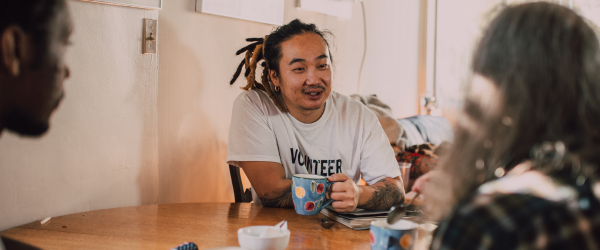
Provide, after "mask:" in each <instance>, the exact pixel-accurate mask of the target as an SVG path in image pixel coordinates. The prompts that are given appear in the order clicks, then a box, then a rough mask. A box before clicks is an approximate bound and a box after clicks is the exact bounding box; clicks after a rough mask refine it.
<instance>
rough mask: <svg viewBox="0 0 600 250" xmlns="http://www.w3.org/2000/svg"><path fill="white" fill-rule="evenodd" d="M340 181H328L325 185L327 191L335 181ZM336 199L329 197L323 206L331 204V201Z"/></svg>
mask: <svg viewBox="0 0 600 250" xmlns="http://www.w3.org/2000/svg"><path fill="white" fill-rule="evenodd" d="M336 182H339V181H327V184H326V186H325V192H327V190H329V187H331V185H333V183H336ZM334 201H335V200H334V199H327V201H326V202H325V203H323V207H326V206H329V205H331V203H333V202H334Z"/></svg>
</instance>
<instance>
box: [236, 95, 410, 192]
mask: <svg viewBox="0 0 600 250" xmlns="http://www.w3.org/2000/svg"><path fill="white" fill-rule="evenodd" d="M240 161H267V162H277V163H281V164H282V165H283V168H284V169H285V175H286V177H287V178H291V177H292V175H294V174H317V175H323V176H329V175H332V174H335V173H344V174H346V175H347V176H348V177H349V178H351V179H352V180H354V182H355V183H359V182H360V177H361V174H362V178H363V179H364V180H365V181H366V182H367V183H368V184H369V185H372V184H374V183H376V182H377V181H379V180H381V179H383V178H386V177H392V178H394V177H397V176H400V170H399V168H398V162H397V161H396V158H395V156H394V151H393V149H392V147H391V146H390V142H389V140H388V138H387V137H386V135H385V133H384V131H383V129H382V128H381V125H380V124H379V121H378V120H377V116H375V114H373V113H372V112H371V111H370V110H369V109H367V107H366V106H364V105H363V104H362V103H359V102H358V101H356V100H354V99H351V98H350V97H347V96H344V95H341V94H339V93H337V92H334V91H332V92H331V95H330V96H329V98H328V99H327V101H326V102H325V111H324V112H323V115H322V116H321V118H319V120H317V121H316V122H313V123H311V124H305V123H302V122H300V121H298V120H297V119H296V118H294V117H293V116H292V115H291V114H290V113H282V112H281V111H280V110H279V109H277V107H276V106H275V104H274V103H273V101H272V100H271V99H270V98H269V96H268V95H267V93H266V92H264V91H262V90H251V91H244V92H243V93H242V94H240V95H239V96H238V98H237V99H236V100H235V102H234V104H233V114H232V118H231V127H230V130H229V147H228V150H227V163H229V164H231V165H235V166H239V162H240Z"/></svg>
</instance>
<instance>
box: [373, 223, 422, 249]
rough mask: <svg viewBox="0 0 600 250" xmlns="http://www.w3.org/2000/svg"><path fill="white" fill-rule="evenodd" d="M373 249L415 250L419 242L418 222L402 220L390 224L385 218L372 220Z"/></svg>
mask: <svg viewBox="0 0 600 250" xmlns="http://www.w3.org/2000/svg"><path fill="white" fill-rule="evenodd" d="M370 233H371V250H388V249H391V250H413V249H414V248H415V244H416V243H417V233H418V229H417V223H414V222H412V221H408V220H400V221H398V222H396V223H394V224H391V225H390V224H388V223H387V221H386V220H385V219H384V220H376V221H373V222H371V228H370Z"/></svg>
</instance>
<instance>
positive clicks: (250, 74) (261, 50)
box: [229, 19, 333, 113]
mask: <svg viewBox="0 0 600 250" xmlns="http://www.w3.org/2000/svg"><path fill="white" fill-rule="evenodd" d="M305 33H313V34H317V35H319V36H321V38H323V40H324V41H325V43H326V44H327V47H329V42H328V41H327V39H325V34H327V35H331V32H328V31H321V30H319V29H318V28H317V26H316V25H314V24H307V23H303V22H302V21H300V20H298V19H294V20H293V21H291V22H289V23H288V24H286V25H283V26H280V27H278V28H277V29H275V31H273V32H271V34H269V35H267V36H265V37H264V38H247V39H246V41H247V42H251V44H249V45H247V46H245V47H243V48H241V49H240V50H238V51H237V52H236V53H235V55H240V54H242V53H244V52H245V53H246V55H245V57H244V59H243V60H242V62H240V64H239V65H238V67H237V69H236V71H235V73H234V74H233V78H231V81H230V82H229V85H233V84H234V83H235V81H236V80H237V79H238V77H239V76H240V74H241V73H242V68H245V72H244V77H246V80H247V84H246V86H244V87H242V89H243V90H250V89H260V90H263V91H265V92H267V95H269V97H270V98H271V100H273V103H275V106H276V107H277V108H278V109H279V110H281V112H284V113H286V112H288V110H287V108H286V107H285V105H284V104H283V101H281V99H280V98H278V95H280V94H279V93H277V92H275V91H274V86H273V84H272V83H271V81H270V79H269V70H274V71H275V72H276V73H277V75H280V74H279V61H280V60H281V57H282V54H281V44H282V43H283V42H285V41H287V40H290V39H291V38H293V37H294V36H297V35H301V34H305ZM329 58H332V57H331V52H330V53H329ZM261 60H263V62H262V63H261V64H260V65H261V66H262V67H263V72H262V76H261V82H257V81H256V69H257V67H258V63H259V62H260V61H261ZM332 60H333V59H332Z"/></svg>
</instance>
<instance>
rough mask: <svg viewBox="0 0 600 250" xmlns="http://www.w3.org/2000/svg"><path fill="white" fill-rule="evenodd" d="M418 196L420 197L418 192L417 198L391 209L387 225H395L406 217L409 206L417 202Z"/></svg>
mask: <svg viewBox="0 0 600 250" xmlns="http://www.w3.org/2000/svg"><path fill="white" fill-rule="evenodd" d="M418 196H419V192H416V194H415V198H413V199H412V200H410V201H409V202H408V203H404V204H400V205H396V206H393V207H392V208H391V209H390V213H389V214H388V217H387V223H388V224H394V223H396V222H398V221H399V220H401V219H402V218H403V217H404V216H405V215H406V208H407V207H408V206H410V204H412V203H413V201H414V200H416V199H417V197H418Z"/></svg>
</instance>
